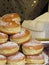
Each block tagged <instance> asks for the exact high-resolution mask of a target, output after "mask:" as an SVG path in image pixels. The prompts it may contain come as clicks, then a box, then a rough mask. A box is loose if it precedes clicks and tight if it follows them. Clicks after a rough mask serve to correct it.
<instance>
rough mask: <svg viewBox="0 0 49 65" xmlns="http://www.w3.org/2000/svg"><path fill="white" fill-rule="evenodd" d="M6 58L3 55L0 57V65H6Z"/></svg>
mask: <svg viewBox="0 0 49 65" xmlns="http://www.w3.org/2000/svg"><path fill="white" fill-rule="evenodd" d="M6 62H7V61H6V57H5V56H3V55H0V65H6Z"/></svg>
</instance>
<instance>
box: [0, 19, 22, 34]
mask: <svg viewBox="0 0 49 65" xmlns="http://www.w3.org/2000/svg"><path fill="white" fill-rule="evenodd" d="M20 30H21V25H20V24H19V23H16V22H15V21H12V20H9V19H6V18H1V19H0V31H1V32H4V33H6V34H15V33H18V32H20Z"/></svg>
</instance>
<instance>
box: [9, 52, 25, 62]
mask: <svg viewBox="0 0 49 65" xmlns="http://www.w3.org/2000/svg"><path fill="white" fill-rule="evenodd" d="M23 59H25V55H24V54H22V53H21V52H18V53H16V54H14V55H12V56H9V57H8V60H9V61H16V62H17V61H21V60H23Z"/></svg>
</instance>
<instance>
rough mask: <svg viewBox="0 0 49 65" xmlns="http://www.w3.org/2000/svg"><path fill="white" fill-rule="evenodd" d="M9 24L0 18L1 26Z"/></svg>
mask: <svg viewBox="0 0 49 65" xmlns="http://www.w3.org/2000/svg"><path fill="white" fill-rule="evenodd" d="M7 24H8V23H6V22H4V21H2V20H0V26H5V25H7Z"/></svg>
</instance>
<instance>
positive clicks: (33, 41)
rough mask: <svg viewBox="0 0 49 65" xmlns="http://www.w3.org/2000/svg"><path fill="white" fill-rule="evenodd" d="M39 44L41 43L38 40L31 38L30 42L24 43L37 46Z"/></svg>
mask: <svg viewBox="0 0 49 65" xmlns="http://www.w3.org/2000/svg"><path fill="white" fill-rule="evenodd" d="M37 45H41V43H40V42H38V41H36V40H30V41H29V42H26V43H25V44H23V46H37Z"/></svg>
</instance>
